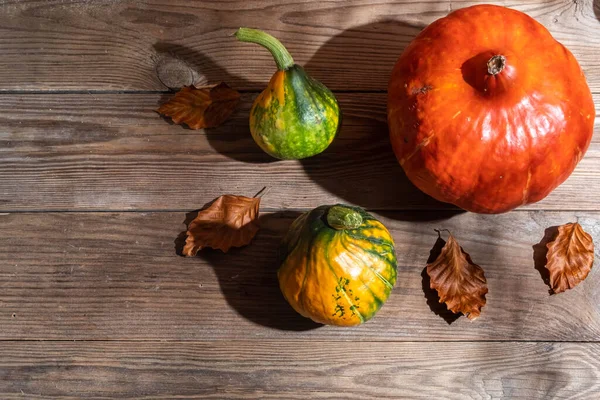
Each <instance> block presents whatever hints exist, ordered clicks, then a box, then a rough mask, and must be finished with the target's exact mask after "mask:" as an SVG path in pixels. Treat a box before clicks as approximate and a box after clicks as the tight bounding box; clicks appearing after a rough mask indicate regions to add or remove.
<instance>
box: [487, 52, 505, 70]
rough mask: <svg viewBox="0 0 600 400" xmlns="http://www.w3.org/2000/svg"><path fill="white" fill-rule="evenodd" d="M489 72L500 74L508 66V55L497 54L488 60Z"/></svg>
mask: <svg viewBox="0 0 600 400" xmlns="http://www.w3.org/2000/svg"><path fill="white" fill-rule="evenodd" d="M487 67H488V74H490V75H498V74H499V73H500V72H502V70H503V69H504V67H506V57H504V56H502V55H496V56H493V57H492V58H490V60H489V61H488V62H487Z"/></svg>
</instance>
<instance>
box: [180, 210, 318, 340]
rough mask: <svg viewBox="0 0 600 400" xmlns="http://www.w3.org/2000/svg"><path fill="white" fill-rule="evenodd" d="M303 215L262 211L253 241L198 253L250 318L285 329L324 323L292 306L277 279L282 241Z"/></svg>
mask: <svg viewBox="0 0 600 400" xmlns="http://www.w3.org/2000/svg"><path fill="white" fill-rule="evenodd" d="M211 203H212V202H211ZM209 204H210V203H209ZM209 204H207V205H206V206H205V207H203V209H204V208H206V207H207V206H208V205H209ZM197 215H198V210H197V211H192V212H190V213H187V214H186V219H185V221H184V223H185V224H186V226H187V225H188V224H189V223H190V222H191V221H192V220H193V219H194V218H196V216H197ZM299 215H300V213H298V212H289V211H285V212H276V213H272V214H264V215H261V216H260V218H259V222H260V225H261V229H260V230H259V231H258V233H257V234H256V236H255V237H254V239H253V240H252V243H251V244H250V245H248V246H245V247H241V248H232V249H231V250H230V251H229V252H228V253H227V254H225V253H223V252H222V251H221V250H213V249H208V248H207V249H202V250H201V251H200V252H198V255H197V257H200V258H202V259H203V260H205V261H207V262H208V263H210V264H211V265H212V266H213V268H214V271H215V273H216V275H217V278H218V280H219V285H220V287H221V291H222V293H223V295H224V297H225V299H226V300H227V303H228V304H229V305H230V306H231V307H232V308H233V309H234V310H235V311H236V312H237V313H238V314H240V315H241V316H242V317H244V318H246V319H247V320H249V321H252V322H254V323H256V324H259V325H263V326H266V327H269V328H274V329H278V330H284V331H307V330H311V329H316V328H319V327H321V326H322V325H320V324H317V323H315V322H313V321H311V320H310V319H308V318H304V317H302V316H301V315H300V314H298V313H296V311H294V309H292V307H291V306H290V305H289V304H288V303H287V301H286V300H285V299H284V297H283V295H282V294H281V291H280V289H279V282H278V280H277V268H278V267H279V265H278V250H279V247H278V244H279V242H280V241H281V239H282V237H283V236H284V235H285V233H286V232H287V229H288V228H289V226H290V224H291V223H292V222H293V221H294V220H295V219H296V218H297V217H298V216H299ZM186 236H187V235H186V232H182V233H181V234H180V235H179V236H178V237H177V239H175V250H176V253H177V254H178V255H182V249H183V246H184V244H185V239H186Z"/></svg>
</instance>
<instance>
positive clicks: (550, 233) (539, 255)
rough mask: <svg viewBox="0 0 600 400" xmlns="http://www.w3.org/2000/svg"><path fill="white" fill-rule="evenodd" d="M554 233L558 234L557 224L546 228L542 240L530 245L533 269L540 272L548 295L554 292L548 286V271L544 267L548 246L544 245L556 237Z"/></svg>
mask: <svg viewBox="0 0 600 400" xmlns="http://www.w3.org/2000/svg"><path fill="white" fill-rule="evenodd" d="M556 235H558V226H551V227H549V228H546V230H545V231H544V237H543V238H542V240H540V242H539V243H537V244H535V245H533V246H532V248H533V262H534V264H535V269H536V270H537V271H538V272H539V273H540V277H541V278H542V280H543V281H544V283H545V284H546V285H548V294H550V295H552V294H554V291H553V290H552V287H551V286H550V272H549V271H548V269H547V268H546V263H547V260H546V254H547V253H548V247H546V245H547V244H548V243H550V242H551V241H553V240H554V239H555V238H556Z"/></svg>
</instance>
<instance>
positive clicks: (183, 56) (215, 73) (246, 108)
mask: <svg viewBox="0 0 600 400" xmlns="http://www.w3.org/2000/svg"><path fill="white" fill-rule="evenodd" d="M232 40H234V39H232ZM154 49H155V50H156V53H157V57H156V58H157V60H156V62H155V63H156V73H157V76H158V79H159V81H161V82H162V83H163V85H165V86H166V87H168V88H170V89H171V92H168V93H163V94H162V95H161V97H160V100H159V101H160V103H159V104H162V103H164V102H166V101H167V100H169V99H170V98H171V97H173V95H174V94H175V92H176V90H177V89H179V88H181V87H183V86H189V85H191V84H194V83H198V84H200V85H205V84H214V83H219V82H221V81H223V82H225V83H227V84H228V85H230V86H231V87H232V88H234V89H236V88H239V87H242V88H248V87H257V86H258V85H260V83H252V82H250V81H248V80H246V79H244V78H242V77H240V76H237V75H235V74H231V73H229V72H228V71H227V70H226V69H224V68H223V67H221V66H219V65H218V64H217V63H216V62H215V61H214V60H213V59H212V58H210V57H208V56H206V55H204V54H203V53H202V52H200V51H197V50H194V49H192V48H189V47H187V46H181V45H178V44H173V43H168V42H157V43H155V44H154ZM274 71H275V65H273V72H274ZM264 86H265V87H266V82H265V83H264ZM241 95H242V97H241V99H240V103H239V104H238V106H237V109H236V110H235V111H234V112H233V114H232V115H231V117H230V118H229V119H228V120H227V121H225V122H224V123H223V124H222V125H220V126H217V127H214V128H208V129H205V130H204V131H198V135H204V134H206V138H207V140H208V142H209V144H210V146H211V147H212V148H213V149H214V150H215V151H217V152H218V153H220V154H222V155H224V156H226V157H228V158H231V159H233V160H237V161H241V162H244V163H250V164H265V163H271V162H276V161H277V160H276V159H274V158H273V157H271V156H269V155H268V154H266V153H265V152H263V151H262V150H261V149H260V148H259V147H258V146H257V145H256V143H255V142H254V140H253V139H252V135H251V134H250V127H249V125H248V115H250V107H251V105H252V102H253V100H254V97H256V96H257V93H253V92H247V91H246V92H244V91H242V93H241ZM164 119H165V120H166V121H167V122H169V123H171V124H172V123H173V122H172V121H171V119H170V118H164ZM182 129H188V130H189V129H190V128H188V127H187V126H186V125H182Z"/></svg>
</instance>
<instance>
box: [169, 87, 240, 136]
mask: <svg viewBox="0 0 600 400" xmlns="http://www.w3.org/2000/svg"><path fill="white" fill-rule="evenodd" d="M239 101H240V94H239V93H238V92H237V91H236V90H233V89H232V88H230V87H229V86H227V84H225V83H220V84H218V85H213V86H205V87H200V88H196V87H195V86H186V87H183V88H181V90H180V91H179V92H177V93H176V94H175V96H173V98H172V99H170V100H169V101H167V102H166V103H164V104H163V105H161V106H160V107H159V108H158V110H157V111H158V113H160V114H162V115H165V116H167V117H171V119H172V120H173V122H175V123H176V124H180V125H181V124H186V125H187V126H189V127H190V128H191V129H202V128H212V127H215V126H218V125H221V124H222V123H223V122H225V121H226V120H227V118H229V116H230V115H231V113H232V112H233V110H234V109H235V107H236V106H237V104H238V102H239Z"/></svg>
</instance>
